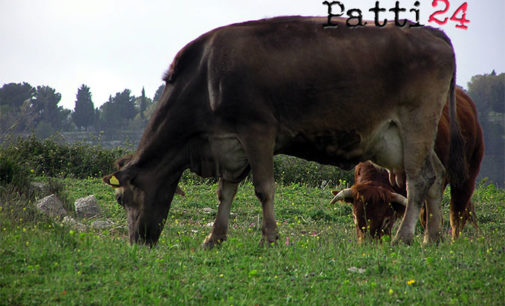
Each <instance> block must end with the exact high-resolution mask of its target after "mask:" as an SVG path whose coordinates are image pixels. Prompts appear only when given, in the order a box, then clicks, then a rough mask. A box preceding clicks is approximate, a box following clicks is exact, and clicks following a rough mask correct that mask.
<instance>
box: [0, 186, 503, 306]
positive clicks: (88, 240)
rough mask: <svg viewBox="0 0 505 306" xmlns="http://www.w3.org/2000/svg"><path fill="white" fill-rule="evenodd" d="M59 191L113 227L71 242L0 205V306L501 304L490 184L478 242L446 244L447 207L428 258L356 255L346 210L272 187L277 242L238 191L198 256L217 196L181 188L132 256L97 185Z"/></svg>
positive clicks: (424, 251)
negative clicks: (213, 239)
mask: <svg viewBox="0 0 505 306" xmlns="http://www.w3.org/2000/svg"><path fill="white" fill-rule="evenodd" d="M42 180H44V179H42ZM60 183H62V184H63V185H64V186H65V192H64V193H63V197H64V198H65V199H66V201H67V202H68V203H73V201H74V200H75V199H77V198H79V197H83V196H87V195H89V194H94V195H95V196H96V197H97V199H98V201H99V203H100V205H101V207H102V211H103V216H102V217H101V218H102V219H103V218H106V219H109V220H112V221H113V222H114V223H115V225H114V226H113V227H112V228H110V229H108V230H101V231H98V230H89V231H85V232H78V231H76V230H74V229H71V228H69V227H67V226H64V225H61V224H60V223H58V222H55V221H51V220H49V219H48V218H47V217H45V216H42V215H40V214H39V213H38V212H37V211H36V210H35V209H34V204H33V203H32V202H30V201H27V200H26V199H25V198H24V197H23V196H17V195H15V194H11V195H10V196H9V197H8V200H3V202H2V203H0V304H5V305H11V304H80V305H83V304H84V305H89V304H101V305H109V304H120V305H125V304H145V305H151V304H164V305H175V304H230V305H231V304H233V305H242V304H245V305H254V304H258V305H267V304H272V305H283V304H299V303H301V304H310V305H325V304H333V305H344V304H345V305H355V304H359V305H362V304H365V305H375V304H418V305H423V304H427V305H431V304H457V305H460V304H474V305H500V304H501V305H503V304H505V289H504V288H505V191H504V190H500V189H495V188H494V187H493V186H492V185H490V186H481V187H479V189H478V190H477V192H476V193H475V195H474V200H475V202H476V213H477V215H478V221H479V224H480V227H481V231H482V235H478V233H477V232H476V231H475V230H474V229H473V227H472V226H471V225H467V227H466V228H465V231H464V232H463V236H462V238H461V239H459V240H457V241H456V242H454V243H452V242H451V241H450V239H449V237H450V236H449V224H448V221H447V220H448V211H447V210H448V209H447V206H448V205H447V202H448V198H447V196H445V197H444V236H445V238H446V241H444V242H442V243H441V244H439V245H438V246H434V245H433V246H426V247H423V246H421V241H422V237H421V230H420V228H418V229H417V236H416V240H415V243H414V244H413V245H412V246H405V245H399V246H391V245H390V244H389V242H388V240H387V239H386V240H385V241H384V242H383V243H382V244H379V243H376V242H366V243H364V244H362V245H358V244H357V241H356V234H355V232H354V224H353V222H352V216H351V207H350V206H346V205H336V206H330V205H329V204H328V203H329V200H330V199H331V195H330V192H329V191H330V189H329V188H328V187H326V188H324V189H320V188H311V187H306V186H300V185H289V186H278V187H277V191H276V204H275V205H276V207H275V212H276V217H277V220H278V223H279V230H280V234H281V238H280V240H279V244H278V246H277V247H274V248H259V247H258V242H259V239H260V236H261V229H260V224H261V219H260V216H261V207H260V204H259V202H258V201H257V199H256V198H255V196H254V192H253V188H252V186H251V184H250V183H244V184H243V185H242V186H241V187H240V188H239V192H238V194H237V197H236V199H235V202H234V206H233V208H232V214H233V215H232V218H231V221H230V231H229V235H228V241H226V242H225V243H224V244H223V245H222V246H220V247H218V248H215V249H213V250H210V251H206V250H203V249H202V248H201V246H200V245H201V243H202V241H203V239H204V238H205V236H206V235H207V234H208V233H209V232H210V229H211V228H210V227H209V223H210V222H212V221H213V220H214V217H215V211H216V203H217V200H216V195H215V194H216V188H217V186H216V185H206V184H197V183H186V184H183V185H182V186H181V187H182V188H183V189H184V190H185V192H186V194H187V196H186V197H184V198H183V197H176V198H175V199H174V201H173V203H172V208H171V211H170V214H169V218H168V220H167V225H166V226H165V229H164V231H163V233H162V237H161V239H160V241H159V245H158V247H157V248H155V249H152V250H151V249H149V248H146V247H139V246H130V245H129V243H128V239H127V231H126V217H125V214H124V212H123V211H122V208H121V207H120V206H119V205H117V204H115V202H114V196H113V191H112V189H110V188H109V187H107V186H105V185H104V184H102V183H101V181H100V180H99V179H91V178H90V179H84V180H78V179H64V180H60ZM204 208H211V209H212V210H210V211H209V209H206V210H204ZM92 221H93V220H84V221H82V222H84V223H86V224H89V223H91V222H92Z"/></svg>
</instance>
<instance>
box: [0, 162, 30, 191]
mask: <svg viewBox="0 0 505 306" xmlns="http://www.w3.org/2000/svg"><path fill="white" fill-rule="evenodd" d="M29 176H30V172H29V171H28V169H26V168H24V167H23V166H21V165H20V164H19V163H17V162H16V161H14V160H12V158H11V157H9V156H8V155H6V154H3V153H0V186H3V187H6V186H8V185H13V186H14V187H15V189H17V190H20V191H24V190H26V189H27V187H28V185H29V184H30V178H29Z"/></svg>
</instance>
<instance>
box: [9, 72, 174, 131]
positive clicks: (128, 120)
mask: <svg viewBox="0 0 505 306" xmlns="http://www.w3.org/2000/svg"><path fill="white" fill-rule="evenodd" d="M163 88H164V85H160V87H159V88H158V89H157V91H156V92H155V94H154V96H153V98H149V97H147V96H146V93H145V90H144V88H142V92H141V95H140V96H138V97H136V96H134V95H132V92H131V90H129V89H125V90H123V91H122V92H117V93H116V94H115V95H114V96H112V95H110V96H109V99H108V101H107V102H105V103H104V104H102V106H100V107H95V104H94V102H93V100H92V93H91V89H90V88H89V87H88V86H86V85H85V84H83V85H82V86H81V87H80V88H79V89H78V90H77V94H76V99H75V107H74V109H73V110H69V109H65V108H63V107H62V106H59V105H58V104H59V103H60V100H61V94H60V93H58V92H57V91H56V90H55V89H54V88H51V87H49V86H37V87H32V86H31V85H30V84H28V83H26V82H23V83H8V84H4V85H3V86H2V87H1V88H0V135H5V134H19V133H34V134H35V135H36V136H38V137H41V138H46V137H48V136H51V135H53V134H55V133H56V132H68V131H104V132H105V133H108V132H113V131H117V130H118V129H121V130H129V129H131V130H139V129H142V128H143V127H144V126H145V124H146V123H147V120H148V119H149V118H150V116H151V114H152V112H153V111H154V108H155V104H156V102H157V101H158V100H159V98H160V97H161V94H162V92H163Z"/></svg>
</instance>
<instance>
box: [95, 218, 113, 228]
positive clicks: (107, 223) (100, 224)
mask: <svg viewBox="0 0 505 306" xmlns="http://www.w3.org/2000/svg"><path fill="white" fill-rule="evenodd" d="M113 225H114V223H113V222H112V221H109V220H97V221H95V222H93V223H91V227H92V228H95V229H108V228H110V227H112V226H113Z"/></svg>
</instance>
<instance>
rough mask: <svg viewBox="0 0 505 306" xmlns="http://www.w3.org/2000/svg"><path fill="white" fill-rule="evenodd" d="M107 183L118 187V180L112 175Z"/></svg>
mask: <svg viewBox="0 0 505 306" xmlns="http://www.w3.org/2000/svg"><path fill="white" fill-rule="evenodd" d="M109 183H110V184H111V185H114V186H119V180H118V179H117V177H115V176H114V175H113V176H112V177H111V178H110V180H109Z"/></svg>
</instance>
